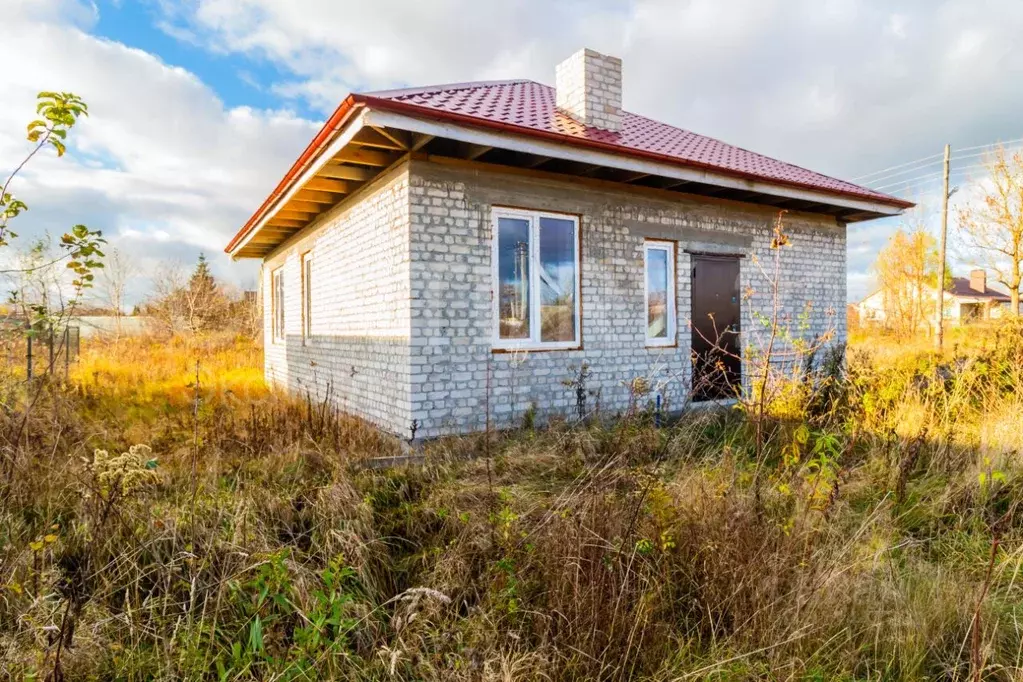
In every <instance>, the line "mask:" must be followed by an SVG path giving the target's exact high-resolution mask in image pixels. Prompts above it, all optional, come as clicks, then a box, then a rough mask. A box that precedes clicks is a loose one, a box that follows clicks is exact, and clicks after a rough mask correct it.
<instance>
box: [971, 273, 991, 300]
mask: <svg viewBox="0 0 1023 682" xmlns="http://www.w3.org/2000/svg"><path fill="white" fill-rule="evenodd" d="M970 288H971V289H973V290H974V291H979V292H980V293H982V294H986V293H987V272H985V271H984V270H970Z"/></svg>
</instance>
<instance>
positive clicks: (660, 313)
mask: <svg viewBox="0 0 1023 682" xmlns="http://www.w3.org/2000/svg"><path fill="white" fill-rule="evenodd" d="M646 287H647V300H646V307H647V328H646V335H647V338H648V339H666V338H668V252H667V251H666V250H665V249H654V248H648V249H647V251H646Z"/></svg>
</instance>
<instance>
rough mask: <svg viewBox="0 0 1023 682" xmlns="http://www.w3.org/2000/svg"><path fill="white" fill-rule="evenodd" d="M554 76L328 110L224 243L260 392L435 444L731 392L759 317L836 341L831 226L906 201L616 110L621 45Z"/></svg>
mask: <svg viewBox="0 0 1023 682" xmlns="http://www.w3.org/2000/svg"><path fill="white" fill-rule="evenodd" d="M554 76H555V78H554V87H551V86H548V85H543V84H540V83H536V82H533V81H529V80H509V81H492V82H477V83H458V84H452V85H439V86H432V87H421V88H409V89H404V90H393V91H387V92H373V93H368V94H355V93H353V94H351V95H349V96H348V97H347V98H346V99H345V100H344V101H343V102H342V103H341V104H340V106H339V107H338V108H337V110H336V111H335V112H334V113H333V115H331V116H330V118H329V119H328V120H327V122H326V123H325V125H324V126H323V128H322V130H320V132H319V133H318V134H317V135H316V137H315V138H314V139H313V140H312V142H310V144H309V146H308V147H307V148H306V150H305V151H304V152H303V153H302V154H301V156H299V158H298V159H297V160H296V161H295V163H294V165H292V167H291V168H290V169H289V170H288V171H287V173H286V174H285V176H284V178H283V179H282V180H281V182H280V183H279V184H278V185H277V187H276V188H275V189H274V190H273V191H272V192H271V193H270V194H269V196H268V197H267V198H266V200H265V201H264V202H263V204H262V205H261V206H259V207H258V208H257V209H256V211H255V213H253V215H252V217H251V218H250V219H249V220H248V222H247V223H246V224H245V225H244V226H243V227H242V228H241V230H240V231H239V232H238V234H237V235H236V236H235V237H234V238H233V239H232V240H231V241H230V243H229V244H228V245H227V247H226V251H227V252H228V253H229V254H231V255H232V256H233V257H235V258H256V259H260V260H261V261H262V275H261V287H262V290H263V292H264V296H263V300H264V306H265V308H264V312H265V316H264V318H265V327H266V328H265V334H266V344H265V370H266V376H267V379H268V381H270V382H271V383H273V384H275V385H278V386H281V387H283V388H286V389H287V390H290V391H294V392H299V393H302V394H306V393H308V394H309V395H311V396H314V397H317V398H320V399H325V400H330V401H332V402H333V403H334V404H336V405H337V406H338V407H339V408H340V409H342V410H345V411H347V412H350V413H352V414H355V415H358V416H360V417H363V418H364V419H366V420H368V421H370V422H372V423H374V424H376V425H378V426H379V427H380V428H382V429H384V430H386V431H389V432H391V433H394V434H398V435H402V436H411V437H413V438H416V437H435V436H441V435H445V434H453V433H462V432H469V431H476V430H482V429H484V428H487V427H488V426H491V425H494V426H498V427H500V426H505V425H511V424H514V423H516V422H517V421H519V420H521V418H522V416H523V415H524V414H525V413H527V412H529V413H530V414H536V415H538V416H540V417H541V418H543V417H547V416H551V415H557V414H568V415H575V414H579V413H582V412H589V411H594V410H597V409H599V410H601V411H602V412H603V413H605V414H607V413H614V412H616V411H619V410H624V409H627V408H628V406H629V405H630V404H631V401H632V400H634V398H635V394H634V391H633V390H632V389H630V386H633V387H634V386H635V385H636V384H635V383H634V380H635V379H637V378H644V379H646V382H645V384H644V385H646V386H648V387H650V391H651V392H652V393H656V394H657V396H656V397H659V398H660V400H661V403H662V405H666V406H668V409H680V408H682V407H684V406H686V405H688V404H689V403H690V402H693V401H710V400H720V399H727V398H728V397H730V396H734V394H735V390H736V387H737V386H739V385H741V382H742V381H744V378H745V377H746V375H747V374H748V373H749V368H748V366H747V363H748V362H749V361H748V360H747V359H746V358H747V357H748V355H749V353H750V349H751V348H754V347H755V345H756V343H757V341H756V338H757V337H756V334H757V332H758V331H759V328H760V327H761V325H760V322H759V321H758V320H759V319H762V317H761V316H763V315H768V316H770V315H772V311H774V312H778V313H779V314H780V315H781V317H782V318H784V319H788V320H794V319H796V318H799V319H800V320H802V321H801V323H800V326H801V328H802V329H803V331H804V332H805V333H807V334H809V335H812V336H814V337H816V338H818V339H827V340H830V341H831V342H837V343H840V342H842V341H843V340H844V337H845V315H843V314H842V311H843V310H844V309H845V305H846V266H845V263H846V230H847V226H848V225H850V224H852V223H856V222H860V221H866V220H871V219H874V218H880V217H884V216H891V215H896V214H898V213H900V212H901V211H902V210H903V209H905V208H907V207H909V206H911V204H910V203H908V202H906V201H903V200H901V199H897V198H894V197H891V196H888V195H885V194H882V193H879V192H876V191H872V190H870V189H866V188H864V187H859V186H857V185H855V184H852V183H849V182H844V181H842V180H838V179H835V178H832V177H828V176H825V175H822V174H819V173H815V172H812V171H809V170H806V169H804V168H800V167H798V166H795V165H792V164H789V163H785V162H782V161H778V160H775V159H772V158H768V157H766V156H763V155H760V154H756V153H754V152H751V151H747V150H745V149H741V148H739V147H735V146H732V145H729V144H726V143H724V142H721V141H719V140H716V139H713V138H709V137H705V136H702V135H698V134H696V133H694V132H690V131H688V130H684V129H682V128H678V127H675V126H672V125H669V124H666V123H661V122H658V121H654V120H651V119H649V118H646V117H644V116H641V115H639V114H634V113H630V112H627V111H624V110H623V109H622V87H623V83H622V63H621V61H620V60H619V59H617V58H614V57H609V56H606V55H602V54H599V53H597V52H594V51H593V50H580V51H579V52H577V53H575V54H573V55H572V56H571V57H569V58H568V59H567V60H566V61H564V62H563V63H561V64H560V65H558V66H557V68H556V70H555V74H554ZM782 211H784V212H785V214H784V230H785V234H786V236H787V241H788V244H787V246H785V247H784V248H781V249H772V248H771V245H772V239H774V228H775V224H776V221H777V219H778V216H779V214H780V212H782ZM774 255H777V258H778V260H777V262H778V270H777V276H772V275H771V272H769V271H770V270H771V268H772V265H770V264H771V263H774ZM775 292H776V293H775ZM584 367H585V371H584V370H583V369H582V368H584ZM654 397H655V396H653V395H650V396H649V398H650V399H651V400H652V399H654Z"/></svg>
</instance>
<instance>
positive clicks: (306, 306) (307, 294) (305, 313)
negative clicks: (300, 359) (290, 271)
mask: <svg viewBox="0 0 1023 682" xmlns="http://www.w3.org/2000/svg"><path fill="white" fill-rule="evenodd" d="M312 292H313V255H312V254H311V253H309V252H308V251H307V252H306V253H303V254H302V336H303V337H304V338H305V339H309V338H310V337H311V336H312V335H313V293H312Z"/></svg>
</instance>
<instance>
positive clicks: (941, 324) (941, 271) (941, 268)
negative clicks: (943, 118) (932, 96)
mask: <svg viewBox="0 0 1023 682" xmlns="http://www.w3.org/2000/svg"><path fill="white" fill-rule="evenodd" d="M951 154H952V149H951V147H950V146H949V145H947V144H946V145H945V184H944V190H943V191H942V193H941V254H940V261H939V262H938V329H937V332H938V334H937V339H938V351H939V352H940V351H941V344H942V342H943V341H944V336H945V243H946V241H947V240H948V197H949V192H948V165H949V157H950V156H951Z"/></svg>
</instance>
